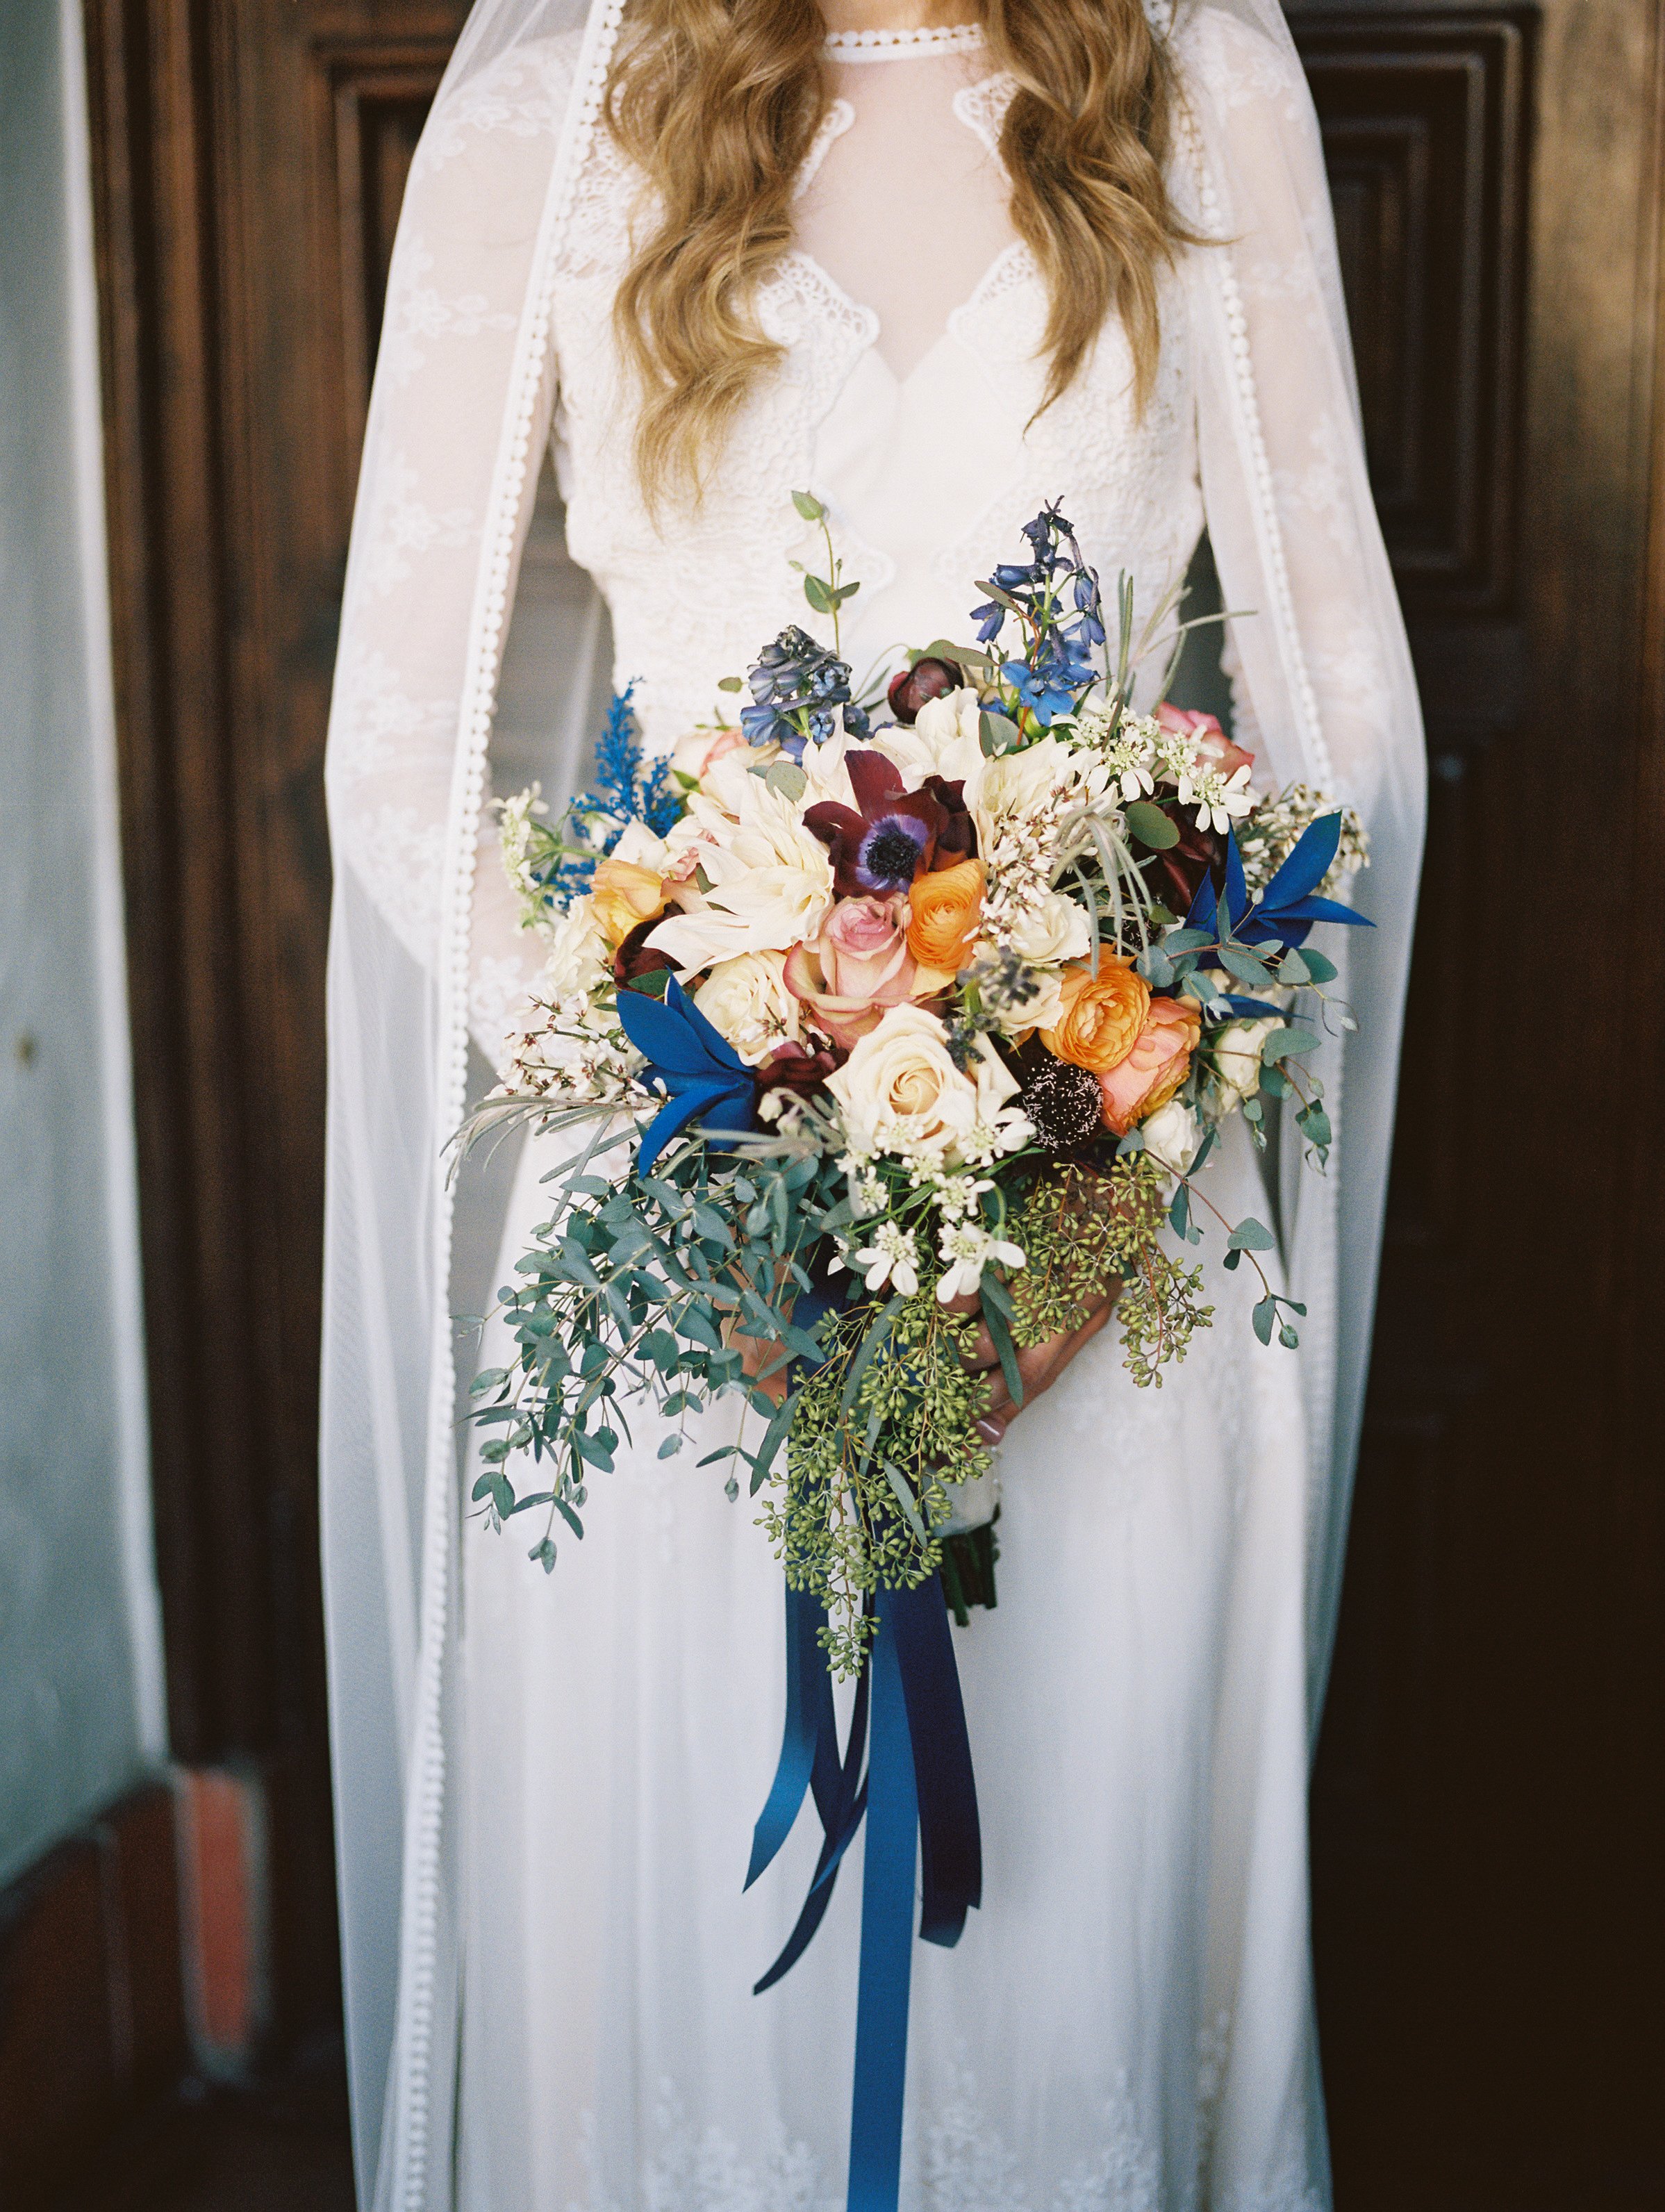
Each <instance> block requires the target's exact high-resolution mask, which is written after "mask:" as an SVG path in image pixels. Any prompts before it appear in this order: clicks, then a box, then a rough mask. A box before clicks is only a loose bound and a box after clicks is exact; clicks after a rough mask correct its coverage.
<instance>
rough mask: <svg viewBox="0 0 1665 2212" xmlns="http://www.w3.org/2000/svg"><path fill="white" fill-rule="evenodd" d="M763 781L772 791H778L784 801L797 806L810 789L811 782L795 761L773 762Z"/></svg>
mask: <svg viewBox="0 0 1665 2212" xmlns="http://www.w3.org/2000/svg"><path fill="white" fill-rule="evenodd" d="M763 781H764V782H765V783H766V784H768V786H769V789H770V790H771V791H778V792H779V793H780V794H781V798H782V799H786V800H787V802H788V803H789V804H790V805H793V806H796V805H797V804H798V802H799V799H801V798H802V797H803V796H804V793H805V792H806V791H807V790H808V789H809V787H810V780H809V778H808V776H806V775H805V773H804V771H803V769H801V768H799V766H798V764H797V763H796V762H795V761H789V760H778V761H771V762H770V763H769V767H768V769H766V770H765V771H764V775H763Z"/></svg>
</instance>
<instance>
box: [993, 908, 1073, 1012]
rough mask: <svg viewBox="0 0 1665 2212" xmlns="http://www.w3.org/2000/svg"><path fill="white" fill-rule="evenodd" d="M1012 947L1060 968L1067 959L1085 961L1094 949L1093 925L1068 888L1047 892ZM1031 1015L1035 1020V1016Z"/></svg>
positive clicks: (1017, 931) (1019, 927)
mask: <svg viewBox="0 0 1665 2212" xmlns="http://www.w3.org/2000/svg"><path fill="white" fill-rule="evenodd" d="M1011 941H1012V951H1014V952H1016V953H1018V954H1020V955H1021V956H1022V957H1023V958H1024V959H1025V960H1034V961H1038V962H1039V963H1041V965H1042V966H1043V967H1048V968H1050V967H1058V966H1061V964H1062V963H1064V962H1065V961H1066V960H1085V959H1086V958H1087V957H1088V956H1089V954H1090V953H1091V950H1092V928H1091V924H1090V923H1089V921H1088V920H1087V915H1086V910H1085V908H1083V907H1081V906H1079V905H1078V904H1077V902H1075V900H1074V899H1073V898H1071V897H1070V896H1068V895H1067V893H1066V892H1064V891H1047V892H1045V893H1044V894H1043V895H1042V900H1041V903H1040V905H1039V906H1038V907H1036V909H1035V911H1034V912H1033V913H1032V914H1028V915H1024V918H1023V920H1022V921H1019V922H1018V924H1017V926H1016V927H1014V928H1013V930H1012V940H1011ZM1029 1018H1030V1020H1033V1019H1034V1018H1035V1017H1034V1016H1032V1015H1031V1016H1030V1017H1029Z"/></svg>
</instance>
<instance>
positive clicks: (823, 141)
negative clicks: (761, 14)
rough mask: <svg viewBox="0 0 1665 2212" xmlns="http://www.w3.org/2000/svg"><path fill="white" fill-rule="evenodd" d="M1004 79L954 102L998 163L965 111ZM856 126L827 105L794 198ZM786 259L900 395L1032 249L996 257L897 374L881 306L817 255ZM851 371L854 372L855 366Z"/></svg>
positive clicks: (1015, 248)
mask: <svg viewBox="0 0 1665 2212" xmlns="http://www.w3.org/2000/svg"><path fill="white" fill-rule="evenodd" d="M1005 75H1006V72H1005V71H1004V70H990V71H989V73H988V75H987V76H981V77H977V78H975V79H974V80H973V82H971V83H969V84H965V85H962V86H961V87H960V88H959V90H958V91H957V92H956V93H955V94H954V96H953V100H952V101H951V107H952V110H953V114H954V119H955V121H956V122H957V123H958V124H959V125H961V127H962V128H963V129H964V130H967V131H969V132H970V133H971V135H972V137H974V138H977V139H980V140H981V142H982V144H983V146H984V148H985V149H987V152H988V154H989V155H990V156H991V157H992V158H993V159H994V160H995V161H999V159H1000V153H999V149H998V144H997V142H996V140H995V139H994V137H993V136H992V135H991V132H990V131H989V130H988V129H987V127H986V126H985V125H984V124H983V123H981V122H980V121H978V120H976V119H975V118H974V117H973V116H972V115H971V114H970V113H969V112H967V111H968V110H969V108H970V107H971V106H972V105H973V103H974V102H975V100H976V98H977V95H978V94H980V93H986V92H987V90H988V88H989V87H990V86H991V85H995V84H999V83H1000V81H1001V79H1002V78H1003V77H1004V76H1005ZM854 121H855V109H854V106H853V105H852V103H851V102H850V101H849V100H846V99H845V98H844V97H843V96H842V94H839V95H836V97H835V98H834V99H833V100H831V101H830V102H829V105H828V108H827V112H826V113H825V115H823V117H822V118H821V126H820V128H819V130H817V132H816V134H815V137H814V140H813V142H812V143H811V146H810V149H809V152H808V153H807V154H806V155H805V158H804V165H803V167H802V169H801V170H800V172H799V177H798V181H797V183H796V185H794V186H793V198H794V199H796V198H799V197H801V196H802V195H803V194H804V193H805V191H808V189H809V187H810V186H811V185H812V184H813V183H814V181H815V179H816V178H817V176H818V175H819V174H820V172H821V166H822V164H823V161H825V160H826V158H827V155H828V153H829V150H830V149H831V148H832V147H833V145H834V144H835V143H836V142H837V140H839V139H840V138H842V137H843V136H844V133H845V132H846V131H848V130H849V129H850V128H851V126H852V125H854ZM785 258H786V259H787V261H789V262H796V263H797V264H798V265H799V268H801V269H803V270H806V271H807V272H808V273H809V275H810V276H811V277H812V278H813V279H814V281H815V283H816V285H817V286H818V287H819V288H820V289H823V291H825V292H826V293H828V294H829V295H830V296H831V298H832V301H833V302H834V304H835V305H836V307H839V308H841V309H842V311H843V313H845V314H846V315H848V317H849V318H850V319H852V321H854V322H855V323H857V324H859V325H860V326H861V328H862V331H863V337H862V341H861V344H860V347H859V349H858V350H857V354H856V356H855V359H857V360H859V359H860V358H861V357H862V356H865V355H866V354H871V355H872V357H873V359H874V360H875V361H876V362H878V365H879V367H880V368H882V369H883V370H884V373H885V374H886V375H887V376H888V377H889V378H890V381H891V383H892V384H894V385H895V386H896V390H897V392H906V391H907V389H908V386H909V385H910V384H911V383H912V382H913V380H914V379H915V376H917V375H918V374H919V372H920V371H921V369H922V368H924V367H925V365H926V363H927V362H928V361H931V360H933V359H934V357H935V356H937V355H938V354H939V352H940V351H941V350H942V349H943V347H944V346H945V345H946V344H948V343H950V341H951V340H955V339H957V337H958V335H959V333H958V331H957V327H956V325H957V324H959V323H960V322H961V321H962V320H963V319H964V318H965V317H967V316H969V315H970V314H973V313H975V311H976V309H977V308H978V307H980V306H981V304H982V301H983V298H984V295H986V294H987V292H989V291H990V290H991V289H993V287H994V283H995V282H996V280H997V278H998V277H999V276H1000V275H1001V274H1002V272H1003V271H1004V270H1005V269H1006V264H1007V263H1008V262H1011V261H1013V260H1016V259H1023V260H1027V259H1028V258H1029V248H1028V247H1027V246H1025V245H1024V241H1023V240H1022V239H1020V238H1012V239H1008V240H1007V241H1006V244H1005V245H1004V246H1001V247H1000V249H999V251H998V252H996V253H995V255H994V258H993V260H992V261H990V262H989V264H988V265H987V268H986V269H985V270H983V272H982V274H981V276H979V277H978V279H977V281H976V283H975V284H974V285H973V286H972V288H971V289H970V291H969V292H968V293H967V295H965V297H964V299H963V300H962V301H959V302H958V304H957V306H955V307H951V308H950V309H949V311H948V314H947V316H946V318H945V321H944V323H943V326H942V328H941V329H940V330H939V331H938V332H937V334H936V336H935V337H933V339H932V340H931V343H929V345H927V347H926V349H925V350H924V351H923V352H922V353H921V354H920V355H919V356H918V357H917V358H916V359H915V362H913V364H912V366H911V367H910V368H908V369H907V370H906V371H905V372H898V371H897V370H896V368H893V367H892V366H891V364H890V362H888V361H887V360H886V359H885V358H884V354H883V353H882V352H881V350H880V349H879V343H878V342H879V339H880V337H881V336H882V335H883V332H884V324H883V321H882V320H881V319H880V316H879V313H878V308H877V307H868V306H867V305H866V302H865V301H860V300H858V299H856V298H855V297H854V295H853V294H851V293H849V292H848V291H847V290H846V289H845V288H844V286H843V285H842V284H841V283H839V281H838V279H837V278H836V276H834V275H833V274H832V271H831V270H829V269H828V268H827V266H826V265H825V264H824V263H823V262H821V261H819V260H817V258H816V257H815V255H814V254H812V253H811V252H809V251H808V250H807V249H806V248H805V247H804V246H791V247H789V248H788V249H787V254H786V257H785ZM851 366H852V368H854V361H853V362H852V364H851Z"/></svg>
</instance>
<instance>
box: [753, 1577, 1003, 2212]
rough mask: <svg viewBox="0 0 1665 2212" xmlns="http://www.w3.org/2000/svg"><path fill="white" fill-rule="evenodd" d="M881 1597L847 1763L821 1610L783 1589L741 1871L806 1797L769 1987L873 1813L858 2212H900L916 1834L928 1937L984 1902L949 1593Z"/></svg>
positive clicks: (855, 2185)
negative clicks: (806, 1836) (798, 1887)
mask: <svg viewBox="0 0 1665 2212" xmlns="http://www.w3.org/2000/svg"><path fill="white" fill-rule="evenodd" d="M874 1606H875V1611H876V1613H877V1616H878V1617H877V1621H876V1624H875V1632H874V1637H873V1644H872V1657H871V1661H870V1663H869V1665H868V1666H867V1667H866V1668H864V1669H863V1671H862V1674H861V1676H860V1680H859V1681H858V1683H857V1685H856V1699H855V1707H854V1712H853V1714H852V1717H851V1723H850V1735H849V1741H848V1744H847V1746H846V1747H845V1750H844V1753H843V1754H842V1757H841V1755H840V1753H839V1749H838V1731H837V1722H836V1716H835V1713H834V1711H833V1699H832V1682H831V1679H830V1677H829V1674H828V1671H827V1663H826V1657H825V1654H824V1653H823V1650H821V1647H820V1644H819V1641H818V1634H817V1632H818V1631H819V1630H820V1629H821V1628H822V1627H823V1626H824V1625H825V1621H826V1613H825V1612H824V1610H823V1607H822V1606H821V1605H820V1603H819V1602H818V1601H817V1600H816V1599H814V1598H812V1597H811V1596H809V1595H807V1594H806V1593H805V1592H804V1591H801V1590H793V1589H788V1590H787V1718H786V1729H785V1733H784V1735H783V1737H782V1740H781V1757H780V1761H779V1764H778V1765H777V1766H776V1769H775V1781H774V1784H773V1786H772V1788H771V1789H770V1790H769V1798H768V1802H766V1803H765V1805H764V1807H763V1813H762V1814H761V1815H760V1817H759V1819H758V1821H757V1827H756V1829H755V1831H754V1832H753V1836H752V1848H751V1864H750V1869H749V1871H748V1873H747V1875H746V1886H747V1887H748V1888H749V1887H750V1885H751V1884H752V1883H753V1882H754V1881H756V1880H757V1877H758V1875H760V1874H762V1872H763V1869H764V1868H765V1867H767V1866H768V1865H769V1863H770V1861H771V1860H772V1859H773V1858H774V1857H775V1854H776V1852H777V1851H778V1850H780V1848H781V1844H783V1843H784V1842H785V1841H786V1838H787V1835H788V1834H789V1833H790V1832H791V1830H792V1826H793V1822H794V1821H795V1820H796V1819H797V1817H798V1814H799V1809H800V1808H801V1807H802V1805H803V1802H804V1797H805V1793H806V1792H807V1793H809V1794H810V1795H811V1796H813V1798H814V1801H815V1807H816V1811H817V1815H818V1816H819V1818H820V1820H821V1826H822V1830H823V1842H822V1846H821V1853H820V1857H819V1858H818V1859H817V1863H816V1869H815V1874H814V1877H813V1879H812V1880H811V1884H810V1889H809V1893H808V1895H807V1896H806V1897H805V1900H804V1905H803V1909H802V1911H800V1912H799V1917H798V1922H797V1924H796V1926H795V1927H794V1928H793V1932H792V1935H791V1936H790V1937H789V1938H788V1939H787V1945H786V1948H784V1949H783V1950H782V1952H781V1955H780V1957H779V1958H778V1959H777V1960H775V1964H774V1965H773V1966H771V1967H770V1968H769V1972H768V1973H766V1974H765V1975H764V1976H763V1979H762V1980H761V1981H760V1982H759V1983H758V1984H757V1990H759V1991H762V1990H766V1989H769V1988H772V1987H773V1985H774V1984H775V1983H776V1982H778V1981H779V1980H780V1979H781V1976H782V1975H783V1974H785V1973H787V1972H789V1971H790V1970H791V1968H792V1967H793V1966H794V1965H795V1964H796V1962H797V1961H798V1960H799V1958H801V1957H802V1955H803V1953H804V1951H805V1948H806V1947H807V1945H808V1944H809V1942H810V1940H811V1937H812V1936H814V1934H815V1931H816V1929H817V1928H818V1927H819V1926H820V1924H821V1921H822V1918H823V1916H824V1914H825V1912H826V1910H827V1906H828V1904H829V1902H830V1900H831V1897H832V1893H833V1886H834V1883H835V1882H836V1879H837V1875H838V1869H839V1865H840V1863H841V1862H842V1859H843V1857H844V1854H845V1852H846V1851H847V1850H848V1848H849V1846H850V1844H851V1842H852V1840H853V1839H854V1835H855V1832H856V1830H857V1829H858V1828H859V1827H860V1825H861V1821H862V1818H863V1815H864V1814H865V1815H866V1821H867V1848H866V1863H865V1867H864V1869H863V1876H862V1899H861V1967H860V1990H859V1995H858V1998H857V2005H856V2038H855V2092H854V2098H853V2100H852V2103H851V2112H850V2176H849V2193H848V2212H896V2202H897V2197H898V2193H899V2191H900V2187H901V2173H902V2099H903V2090H904V2086H905V2083H906V2079H907V2061H908V1996H909V1988H910V1983H911V1979H912V1951H913V1915H914V1872H915V1839H916V1838H917V1843H918V1858H919V1861H920V1863H921V1867H922V1882H921V1890H922V1899H923V1901H922V1905H921V1913H920V1934H921V1936H922V1937H923V1938H924V1940H925V1941H926V1942H927V1943H940V1944H944V1945H949V1946H951V1945H953V1944H955V1943H957V1942H958V1941H959V1938H960V1934H961V1931H962V1929H963V1928H964V1926H965V1916H966V1913H967V1912H968V1911H969V1909H970V1907H971V1906H973V1905H976V1904H978V1903H980V1902H981V1896H982V1846H981V1834H980V1831H979V1827H978V1820H977V1790H976V1781H975V1776H974V1774H973V1771H972V1766H971V1746H970V1741H969V1736H968V1735H967V1732H966V1726H965V1707H964V1703H963V1699H962V1698H961V1695H960V1681H959V1670H958V1668H957V1667H956V1665H955V1663H954V1645H953V1633H952V1631H951V1629H950V1627H949V1625H948V1609H947V1607H946V1606H945V1604H944V1602H943V1597H942V1592H941V1589H939V1586H938V1583H937V1580H936V1577H934V1576H932V1577H930V1578H929V1579H928V1580H927V1581H926V1582H925V1583H921V1584H920V1585H919V1587H918V1588H916V1589H882V1590H880V1591H879V1592H878V1595H877V1597H876V1599H875V1601H874ZM870 1711H871V1732H872V1744H871V1747H868V1749H867V1772H866V1780H865V1782H859V1781H858V1777H859V1776H860V1771H861V1760H862V1752H863V1749H864V1745H865V1741H866V1736H867V1734H868V1729H869V1714H870Z"/></svg>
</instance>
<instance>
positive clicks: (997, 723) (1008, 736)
mask: <svg viewBox="0 0 1665 2212" xmlns="http://www.w3.org/2000/svg"><path fill="white" fill-rule="evenodd" d="M977 741H978V743H979V744H981V747H982V750H983V757H984V758H985V759H987V760H994V759H995V758H996V757H998V756H999V755H1000V754H1001V753H1009V752H1011V751H1012V750H1013V749H1014V748H1015V747H1016V746H1018V745H1020V744H1022V743H1023V742H1024V733H1023V732H1022V731H1021V730H1020V729H1019V728H1018V725H1017V724H1016V722H1014V721H1012V720H1011V718H1010V716H1008V715H1006V714H995V713H994V710H993V709H992V708H987V707H985V708H983V709H982V710H981V713H980V714H978V716H977Z"/></svg>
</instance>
